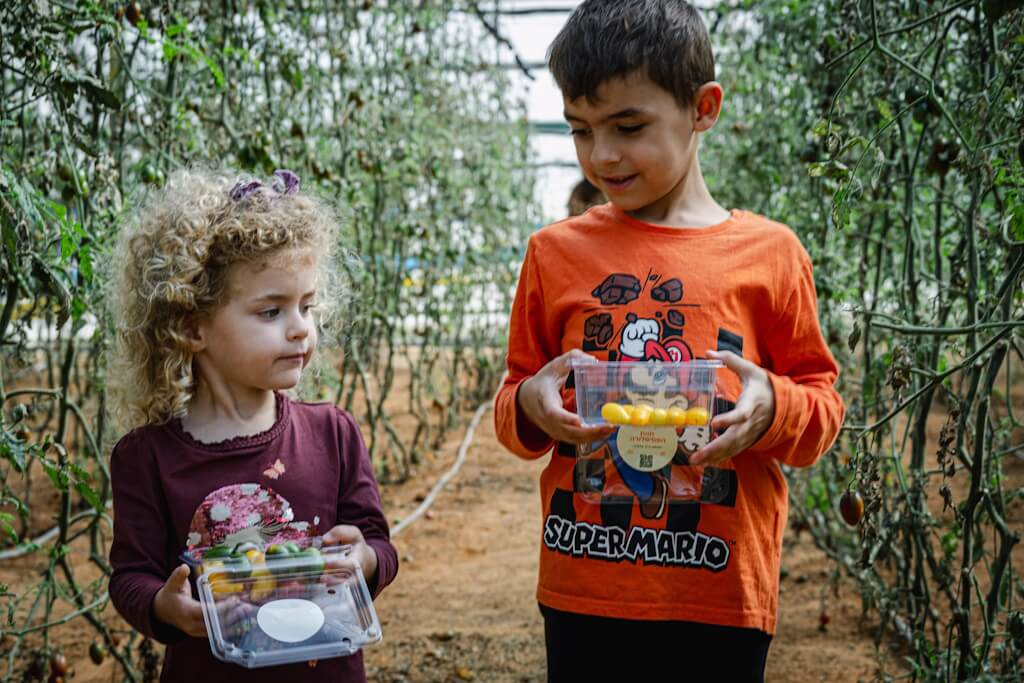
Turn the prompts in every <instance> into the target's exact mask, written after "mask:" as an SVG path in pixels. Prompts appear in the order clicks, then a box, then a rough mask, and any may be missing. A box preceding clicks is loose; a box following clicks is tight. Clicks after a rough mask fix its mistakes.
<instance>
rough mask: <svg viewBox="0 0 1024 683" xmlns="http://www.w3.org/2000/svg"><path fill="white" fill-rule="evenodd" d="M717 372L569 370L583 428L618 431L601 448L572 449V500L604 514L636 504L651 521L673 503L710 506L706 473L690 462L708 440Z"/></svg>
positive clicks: (653, 365) (699, 364)
mask: <svg viewBox="0 0 1024 683" xmlns="http://www.w3.org/2000/svg"><path fill="white" fill-rule="evenodd" d="M721 367H722V363H721V362H719V361H707V360H698V361H691V362H686V363H665V362H659V361H642V362H641V361H638V362H622V361H619V362H597V361H589V362H588V361H576V362H574V363H573V374H574V383H575V389H576V411H577V413H578V414H579V416H580V419H581V421H582V422H583V424H584V425H587V426H593V425H605V424H611V425H614V426H615V427H616V429H615V431H614V432H613V433H612V434H611V436H609V437H608V438H607V439H605V440H602V441H599V442H595V443H591V444H585V445H581V446H577V450H576V467H575V470H574V476H573V485H574V490H575V492H576V493H578V494H580V495H582V496H583V497H584V498H585V499H587V500H588V502H593V503H600V504H601V505H602V506H606V505H610V504H616V503H621V504H628V505H632V504H634V502H637V503H639V506H640V509H641V511H642V514H644V516H646V517H651V518H653V517H660V516H662V515H664V513H665V508H666V505H667V504H669V503H671V502H674V501H682V502H688V501H689V502H693V501H700V500H704V501H707V502H712V501H708V499H707V496H708V494H710V493H712V491H710V490H705V488H706V486H707V485H708V484H709V481H708V480H707V477H705V472H704V468H702V467H700V466H693V465H690V463H689V456H691V455H693V454H694V453H695V452H696V451H697V450H699V449H700V448H701V447H702V446H704V445H706V444H707V443H708V442H709V441H710V440H711V437H712V434H711V418H712V417H714V410H715V396H716V384H717V374H718V370H719V369H720V368H721ZM710 474H712V475H714V477H717V474H716V473H710Z"/></svg>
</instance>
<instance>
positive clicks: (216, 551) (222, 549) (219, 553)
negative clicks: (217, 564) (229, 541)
mask: <svg viewBox="0 0 1024 683" xmlns="http://www.w3.org/2000/svg"><path fill="white" fill-rule="evenodd" d="M229 555H231V548H229V547H228V546H226V545H216V546H214V547H212V548H210V549H209V550H207V551H206V552H205V553H203V559H204V560H213V559H216V558H218V557H228V556H229Z"/></svg>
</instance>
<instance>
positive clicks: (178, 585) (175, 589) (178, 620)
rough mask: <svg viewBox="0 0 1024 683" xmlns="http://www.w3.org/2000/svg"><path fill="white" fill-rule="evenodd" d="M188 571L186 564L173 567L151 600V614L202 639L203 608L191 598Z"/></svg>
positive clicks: (204, 627)
mask: <svg viewBox="0 0 1024 683" xmlns="http://www.w3.org/2000/svg"><path fill="white" fill-rule="evenodd" d="M189 571H190V569H189V568H188V565H187V564H182V565H179V566H177V567H175V569H174V571H173V572H171V576H170V577H169V578H168V579H167V582H166V583H165V584H164V585H163V587H162V588H160V590H158V591H157V592H156V597H154V598H153V613H154V614H155V615H156V618H157V619H159V620H160V621H162V622H164V623H166V624H170V625H171V626H174V627H176V628H177V629H179V630H181V631H184V632H185V633H187V634H188V635H190V636H194V637H196V638H204V637H205V636H206V622H205V621H203V608H202V606H201V605H200V604H199V601H198V600H196V599H195V598H193V597H192V588H191V587H190V586H189V585H188V574H189Z"/></svg>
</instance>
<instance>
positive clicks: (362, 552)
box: [323, 524, 377, 583]
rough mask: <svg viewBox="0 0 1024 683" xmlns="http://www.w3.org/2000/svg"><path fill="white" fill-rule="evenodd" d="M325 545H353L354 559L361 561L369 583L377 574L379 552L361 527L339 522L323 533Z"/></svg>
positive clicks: (361, 567) (364, 574) (360, 565)
mask: <svg viewBox="0 0 1024 683" xmlns="http://www.w3.org/2000/svg"><path fill="white" fill-rule="evenodd" d="M323 544H324V545H350V546H352V555H351V557H352V559H353V560H355V561H356V562H358V563H359V568H360V569H362V570H363V577H365V578H366V581H367V582H368V583H370V582H372V581H373V580H374V579H375V578H376V576H377V552H376V551H375V550H374V549H373V548H372V547H371V546H370V545H369V544H368V543H367V542H366V539H364V538H363V532H362V531H360V530H359V527H356V526H352V525H351V524H339V525H338V526H336V527H334V528H333V529H331V530H330V531H328V532H327V533H326V534H324V535H323Z"/></svg>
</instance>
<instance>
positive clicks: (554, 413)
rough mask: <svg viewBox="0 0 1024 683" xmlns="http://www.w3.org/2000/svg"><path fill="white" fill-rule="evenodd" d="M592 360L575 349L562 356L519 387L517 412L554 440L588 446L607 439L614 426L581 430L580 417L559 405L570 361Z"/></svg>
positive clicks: (570, 366) (550, 362)
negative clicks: (593, 442)
mask: <svg viewBox="0 0 1024 683" xmlns="http://www.w3.org/2000/svg"><path fill="white" fill-rule="evenodd" d="M586 358H591V359H592V358H593V357H592V356H588V355H587V354H585V353H583V352H582V351H580V350H578V349H573V350H572V351H569V352H568V353H563V354H562V355H561V356H559V357H558V358H554V359H552V360H551V361H549V362H548V364H547V365H545V366H544V367H543V368H541V369H540V370H539V371H538V372H537V374H536V375H533V376H532V377H529V378H527V379H526V380H524V381H523V383H522V384H520V385H519V393H518V395H517V397H516V401H517V402H518V403H519V409H520V410H522V411H523V414H524V415H526V417H527V418H528V419H529V420H530V422H532V423H533V424H534V425H535V426H536V427H537V428H538V429H540V430H541V431H542V432H544V433H545V434H547V435H548V436H549V437H551V438H552V439H555V440H556V441H568V442H570V443H590V442H592V441H600V440H601V439H604V438H606V437H607V436H608V435H610V434H611V433H612V432H613V431H615V427H614V426H612V425H602V426H598V427H584V426H583V425H582V424H581V423H580V418H579V415H577V414H575V413H570V412H569V411H568V410H566V409H565V406H564V405H563V403H562V393H561V392H562V387H564V386H565V380H566V379H567V378H568V377H569V371H570V370H571V369H572V365H571V363H572V361H573V360H582V359H586Z"/></svg>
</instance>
